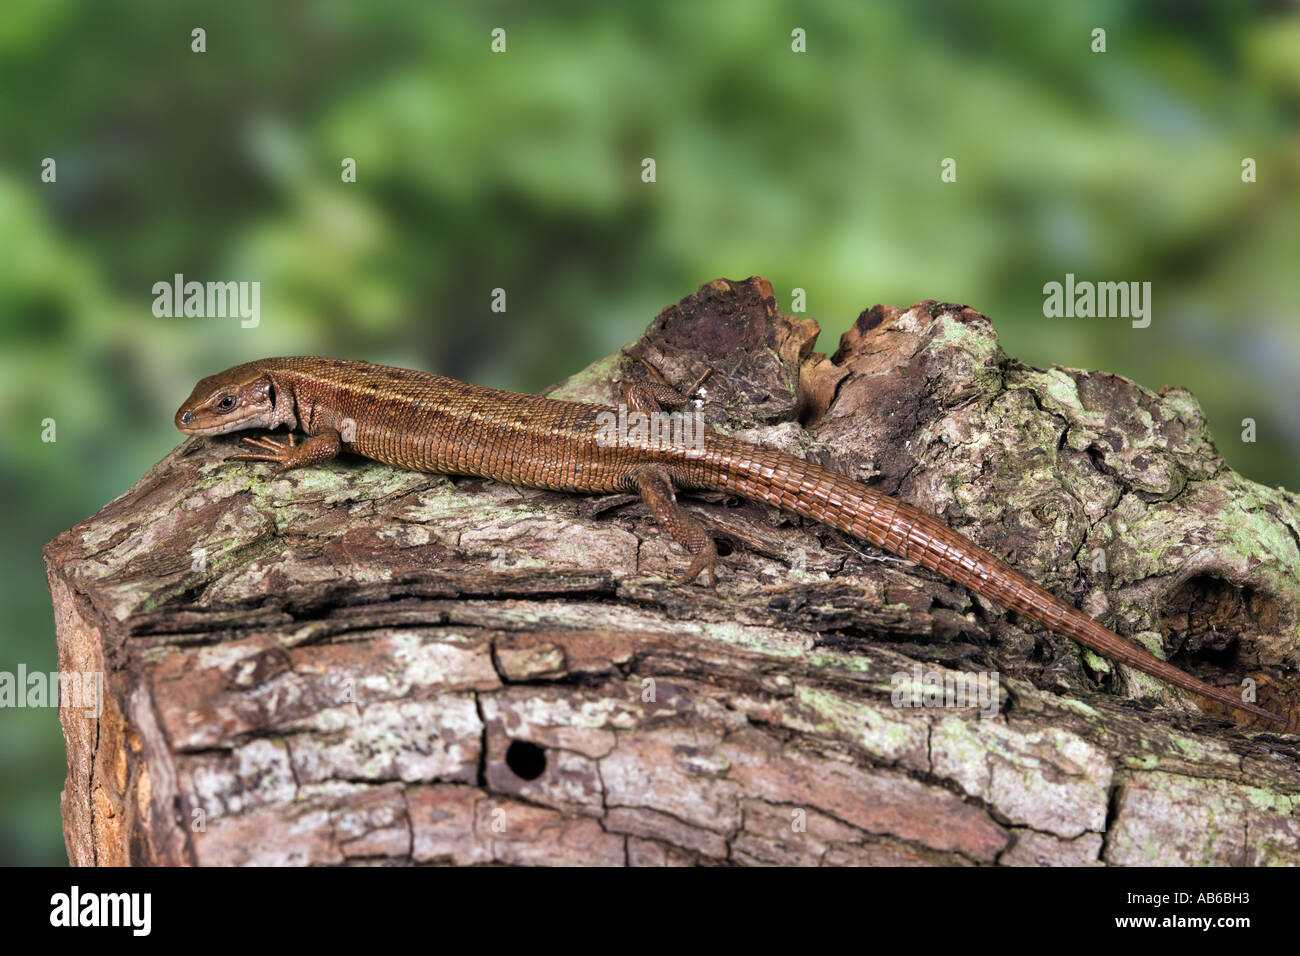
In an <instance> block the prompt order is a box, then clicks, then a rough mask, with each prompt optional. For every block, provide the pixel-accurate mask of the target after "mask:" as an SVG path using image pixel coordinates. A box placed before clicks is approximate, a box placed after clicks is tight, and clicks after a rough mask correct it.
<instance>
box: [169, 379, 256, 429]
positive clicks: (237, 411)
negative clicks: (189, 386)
mask: <svg viewBox="0 0 1300 956" xmlns="http://www.w3.org/2000/svg"><path fill="white" fill-rule="evenodd" d="M275 421H276V415H275V385H274V383H273V382H272V381H271V377H270V376H269V375H268V374H267V373H266V371H265V370H264V369H262V368H261V367H259V365H258V363H256V362H249V363H248V364H246V365H236V366H235V367H234V368H231V369H227V370H226V371H224V372H220V373H218V374H216V375H209V376H208V377H207V378H205V379H203V380H202V381H201V382H199V384H197V385H195V386H194V391H193V392H191V393H190V397H189V398H187V399H186V400H185V402H184V404H182V405H181V407H180V408H179V409H177V411H176V427H177V428H179V429H180V430H181V431H183V432H185V434H187V435H224V434H226V432H236V431H240V430H241V429H245V428H273V427H275Z"/></svg>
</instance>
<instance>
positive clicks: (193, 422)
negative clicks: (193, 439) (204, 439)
mask: <svg viewBox="0 0 1300 956" xmlns="http://www.w3.org/2000/svg"><path fill="white" fill-rule="evenodd" d="M248 420H249V416H248V415H232V416H230V417H229V418H220V419H217V420H216V421H213V420H212V418H211V417H210V416H203V417H201V416H199V415H197V414H195V413H194V412H192V411H189V410H187V409H184V408H182V409H181V410H180V411H178V412H177V413H176V428H177V429H178V430H180V431H182V432H184V433H185V434H186V435H225V434H226V433H228V432H234V431H239V430H240V429H241V428H247V427H249V426H248Z"/></svg>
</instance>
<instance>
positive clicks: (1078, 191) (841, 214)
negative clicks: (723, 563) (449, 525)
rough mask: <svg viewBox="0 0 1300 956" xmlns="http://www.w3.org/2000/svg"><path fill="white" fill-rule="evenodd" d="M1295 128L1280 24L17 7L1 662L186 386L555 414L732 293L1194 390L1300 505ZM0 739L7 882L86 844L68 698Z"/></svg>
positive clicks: (2, 153) (3, 32) (0, 122)
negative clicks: (655, 339) (499, 302)
mask: <svg viewBox="0 0 1300 956" xmlns="http://www.w3.org/2000/svg"><path fill="white" fill-rule="evenodd" d="M194 27H203V28H204V29H205V30H206V32H207V37H206V42H207V52H205V53H194V52H192V51H191V32H190V31H191V30H192V29H193V28H194ZM494 27H503V28H505V29H506V43H507V47H506V52H505V53H504V54H495V53H493V52H491V50H490V39H491V38H490V31H491V30H492V28H494ZM796 27H798V28H802V29H803V30H805V31H806V34H807V52H806V53H794V52H792V50H791V43H792V39H791V31H792V30H793V29H795V28H796ZM1096 27H1102V28H1104V29H1105V30H1106V31H1107V37H1106V43H1107V52H1105V53H1100V54H1099V53H1094V52H1092V50H1091V44H1092V37H1091V31H1092V30H1093V29H1094V28H1096ZM1298 115H1300V12H1297V8H1296V7H1295V6H1293V5H1288V4H1278V3H1226V2H1225V3H1197V2H1179V3H1175V2H1148V3H1143V4H1135V3H1118V2H1111V3H1107V2H1086V3H1085V2H1080V3H1075V4H1063V3H1041V2H1032V0H996V2H984V3H942V2H898V3H890V2H871V3H864V2H852V3H824V2H823V3H808V2H801V3H795V2H759V3H698V2H691V0H683V2H668V3H661V4H631V3H628V4H619V3H553V4H547V5H545V9H544V10H543V9H542V8H541V5H536V4H531V3H492V4H470V3H466V4H463V5H450V4H437V5H434V4H429V3H422V2H403V3H398V2H393V0H367V2H355V0H353V2H342V0H339V2H305V0H304V2H275V3H265V2H229V3H222V4H219V5H217V4H206V3H205V4H193V3H178V2H175V0H156V2H142V0H135V2H121V3H114V4H101V3H91V2H74V0H5V2H4V4H3V6H2V7H0V344H2V349H0V485H2V487H0V493H2V494H3V500H4V501H5V502H6V508H5V512H6V514H5V534H4V545H3V550H0V560H3V562H4V574H3V575H2V576H0V595H2V597H0V600H3V622H2V623H0V670H8V671H15V670H16V668H17V665H18V664H19V663H20V662H22V663H25V664H26V665H27V667H28V668H29V669H43V670H50V669H52V668H53V667H54V666H55V650H54V633H53V621H52V616H51V613H50V607H49V597H48V594H47V592H46V586H45V579H44V572H43V568H42V566H41V561H40V548H41V545H42V544H43V543H44V542H45V541H47V540H48V539H50V538H51V537H53V536H54V535H55V534H57V533H58V532H59V531H61V530H63V529H65V528H67V527H69V526H71V525H73V524H75V523H76V522H78V521H80V520H81V519H83V518H85V517H87V516H89V515H91V514H93V513H94V512H95V511H96V510H98V509H99V508H100V507H101V506H102V505H103V504H104V503H105V502H107V501H108V500H109V499H111V498H113V497H114V496H116V495H118V494H120V493H121V492H122V491H123V490H125V489H126V488H127V487H128V486H129V485H130V484H131V483H132V482H134V481H135V480H136V479H137V478H138V477H139V476H140V475H141V474H143V473H144V472H145V471H146V470H147V469H148V468H149V466H150V465H151V464H153V462H154V461H156V460H157V459H158V458H159V457H160V456H162V455H163V454H164V453H166V452H167V451H168V450H169V449H170V448H172V447H173V446H174V445H175V444H176V443H177V442H178V441H179V435H178V434H177V433H176V432H175V431H174V430H173V427H172V423H171V419H172V414H173V412H174V411H175V409H176V406H177V405H178V404H179V402H180V401H181V399H182V398H184V397H185V396H186V395H187V394H188V392H189V390H190V388H191V387H192V385H193V384H194V381H195V380H196V379H197V378H199V377H201V376H203V375H207V374H210V373H212V372H214V371H217V370H219V369H221V368H224V367H226V366H228V365H232V364H235V363H237V362H241V361H246V360H248V359H252V358H257V357H262V356H266V355H277V354H299V353H322V354H326V355H337V356H346V357H353V358H364V359H369V360H372V361H378V362H385V363H389V364H399V365H409V366H414V367H419V368H425V369H429V370H433V371H439V372H443V373H447V374H451V375H455V376H457V377H460V378H467V379H472V380H474V381H477V382H481V383H484V384H491V385H498V386H506V387H511V388H516V389H519V390H526V391H532V390H536V389H538V388H541V387H543V386H545V385H547V384H548V383H550V382H552V381H555V380H557V379H559V378H562V377H564V376H565V375H567V374H569V373H571V372H574V371H576V370H578V369H580V368H582V367H583V366H584V365H586V364H587V363H588V362H590V361H592V360H594V359H597V358H599V357H601V356H603V355H606V354H608V353H609V352H611V351H613V350H614V349H616V348H617V347H618V346H619V345H621V344H623V343H626V342H628V341H630V340H632V339H633V338H634V337H635V336H636V335H637V334H638V333H639V332H640V331H641V329H642V328H643V327H644V326H645V325H646V323H647V322H648V321H649V320H650V319H651V318H652V317H653V316H654V315H655V313H656V312H657V311H658V310H659V309H660V308H662V307H663V306H665V305H668V304H670V303H672V302H675V301H676V300H678V299H679V298H681V297H682V296H685V295H687V294H689V293H690V292H692V291H694V290H695V289H696V287H697V286H698V285H700V284H701V283H703V282H706V281H708V280H710V279H713V278H715V277H718V276H727V277H733V278H743V277H745V276H749V275H752V274H760V275H764V276H766V277H767V278H768V279H769V280H771V282H772V285H773V287H774V288H775V289H776V291H777V296H778V299H779V301H780V302H781V304H782V306H783V307H786V308H788V307H789V304H790V292H791V289H793V288H795V287H800V288H803V289H805V290H807V304H808V314H809V315H811V316H813V317H815V318H816V319H817V320H818V321H819V322H820V323H821V325H822V328H823V329H824V333H823V338H822V342H821V347H822V349H823V350H826V351H832V350H833V349H834V348H835V345H836V342H837V339H838V336H839V334H840V333H841V332H843V331H844V329H846V328H847V327H848V326H849V325H850V324H851V322H852V321H853V319H854V318H855V317H856V316H857V314H858V312H859V311H860V310H862V309H863V308H865V307H867V306H870V305H872V304H873V303H876V302H884V303H889V304H895V305H907V304H910V303H912V302H914V301H917V300H919V299H923V298H936V299H940V300H951V301H959V302H964V303H969V304H970V305H972V306H973V307H975V308H976V309H978V310H980V311H982V312H984V313H985V314H987V315H989V316H990V317H992V318H993V320H994V322H995V324H996V327H997V329H998V331H999V332H1000V334H1001V336H1002V342H1003V345H1004V347H1005V348H1006V350H1007V351H1008V352H1009V353H1010V354H1012V355H1015V356H1018V357H1020V358H1022V359H1024V360H1026V361H1028V362H1030V363H1033V364H1037V365H1049V364H1053V363H1058V364H1063V365H1070V366H1081V367H1093V368H1105V369H1109V370H1112V371H1115V372H1119V373H1122V374H1125V375H1128V376H1131V377H1132V378H1134V379H1136V380H1137V381H1139V382H1141V383H1143V384H1145V385H1148V386H1152V387H1159V386H1160V385H1162V384H1166V383H1170V384H1179V385H1184V386H1187V387H1188V388H1190V389H1191V390H1192V391H1193V392H1195V393H1196V394H1197V395H1198V396H1199V397H1200V399H1201V401H1202V402H1203V404H1204V406H1205V408H1206V410H1207V412H1208V414H1209V416H1210V420H1211V424H1212V426H1213V428H1214V432H1215V435H1216V437H1217V439H1218V444H1219V447H1220V450H1221V451H1222V453H1223V454H1224V455H1225V457H1226V458H1227V459H1228V461H1229V463H1230V464H1232V465H1233V466H1234V467H1235V468H1237V469H1239V470H1241V471H1242V472H1244V473H1245V474H1247V475H1248V476H1250V477H1252V478H1255V479H1257V480H1259V481H1263V482H1268V483H1270V484H1284V485H1287V486H1289V487H1292V488H1294V487H1296V486H1297V485H1300V411H1298V409H1300V386H1298V385H1297V383H1298V382H1300V374H1297V373H1298V372H1300V323H1297V321H1296V303H1297V302H1300V270H1298V269H1297V263H1300V192H1298V190H1297V188H1296V187H1297V174H1298V173H1300V136H1298V135H1297V117H1298ZM46 157H52V158H54V159H55V160H56V161H57V181H56V182H54V183H43V182H42V181H41V178H40V174H41V163H42V161H43V160H44V158H46ZM343 157H353V158H355V160H356V163H357V182H356V183H354V184H350V183H343V182H341V179H340V163H341V161H342V159H343ZM645 157H653V158H654V159H655V161H656V163H657V182H655V183H653V184H647V183H643V182H642V180H641V161H642V159H643V158H645ZM945 157H952V158H953V159H955V160H956V163H957V181H956V182H955V183H942V182H941V181H940V162H941V160H942V159H943V158H945ZM1244 157H1252V158H1253V159H1255V160H1256V162H1257V163H1258V177H1259V181H1258V182H1256V183H1253V184H1245V183H1243V182H1242V181H1241V162H1242V159H1243V158H1244ZM177 272H180V273H183V274H184V275H185V276H186V277H187V278H189V279H197V280H199V281H207V280H245V281H254V280H256V281H259V282H260V283H261V289H262V301H261V312H262V317H261V325H260V326H259V327H258V328H256V329H242V328H240V326H239V323H238V321H236V320H231V319H195V318H189V319H186V318H172V319H160V318H156V317H155V316H154V315H153V312H152V304H153V293H152V292H151V287H152V285H153V283H155V282H158V281H167V280H170V278H171V276H172V275H173V274H174V273H177ZM1067 272H1073V273H1074V274H1075V275H1076V276H1078V277H1079V278H1080V279H1091V280H1137V281H1150V282H1152V283H1153V287H1154V288H1153V315H1154V318H1153V321H1152V324H1151V326H1150V328H1147V329H1144V330H1135V329H1132V328H1131V327H1130V325H1129V323H1128V322H1127V321H1126V320H1123V319H1048V318H1044V316H1043V293H1042V287H1043V284H1044V283H1046V282H1049V281H1053V280H1055V281H1062V280H1063V279H1064V276H1065V274H1066V273H1067ZM498 287H499V288H504V289H505V290H506V293H507V303H508V310H507V311H506V312H505V313H496V312H493V311H491V308H490V305H491V295H492V290H493V289H494V288H498ZM47 417H48V418H53V419H55V420H56V422H57V427H58V433H57V434H58V441H57V442H56V443H53V444H48V443H43V442H42V441H41V422H42V420H43V419H45V418H47ZM1246 417H1251V418H1254V419H1255V420H1256V422H1257V423H1258V441H1257V442H1256V443H1255V444H1246V443H1243V442H1242V441H1241V437H1240V433H1241V425H1240V422H1241V420H1242V419H1243V418H1246ZM0 753H2V754H3V766H2V767H0V862H3V863H35V862H41V863H50V862H53V863H58V862H63V861H64V860H65V856H64V851H63V846H62V838H61V835H60V826H59V817H58V800H57V798H58V792H59V789H60V787H61V785H62V779H63V774H64V764H63V760H64V755H63V741H62V737H61V734H60V731H59V726H58V721H57V717H56V714H55V712H54V711H52V710H43V711H19V710H8V711H4V712H0Z"/></svg>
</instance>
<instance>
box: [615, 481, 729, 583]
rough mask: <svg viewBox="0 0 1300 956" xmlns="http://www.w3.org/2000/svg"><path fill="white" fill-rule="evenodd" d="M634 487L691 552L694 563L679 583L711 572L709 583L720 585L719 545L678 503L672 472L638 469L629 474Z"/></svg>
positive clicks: (667, 529)
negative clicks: (717, 565)
mask: <svg viewBox="0 0 1300 956" xmlns="http://www.w3.org/2000/svg"><path fill="white" fill-rule="evenodd" d="M629 478H630V480H631V482H632V484H633V486H634V487H635V488H636V490H637V492H638V493H639V494H640V495H641V500H642V501H644V502H645V503H646V507H647V508H649V509H650V513H651V514H652V515H654V519H655V521H657V522H658V523H659V527H661V528H663V529H664V530H665V531H667V532H668V533H669V534H670V535H672V536H673V540H675V541H676V542H677V543H678V544H680V545H681V546H682V547H683V548H685V549H686V550H687V551H688V552H690V555H691V566H690V567H689V568H687V569H686V573H685V574H683V575H682V576H681V577H680V578H678V579H677V583H678V584H690V583H691V582H692V581H694V580H695V579H696V578H697V577H699V576H700V574H701V573H703V572H705V571H707V572H708V574H709V583H710V585H711V586H716V585H717V583H718V572H717V568H716V567H715V565H716V564H717V561H718V548H717V545H715V544H714V543H713V538H712V537H710V536H709V532H708V531H706V530H705V528H704V525H702V524H700V522H699V521H697V520H696V519H695V518H692V517H691V516H690V515H689V514H687V513H686V511H685V510H684V509H683V508H682V506H681V505H679V504H678V503H677V494H676V491H675V490H674V489H673V479H672V475H670V474H669V472H668V469H667V468H665V467H664V466H663V465H646V466H644V467H642V468H638V469H637V470H636V471H634V472H633V473H632V474H631V475H630V476H629Z"/></svg>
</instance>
